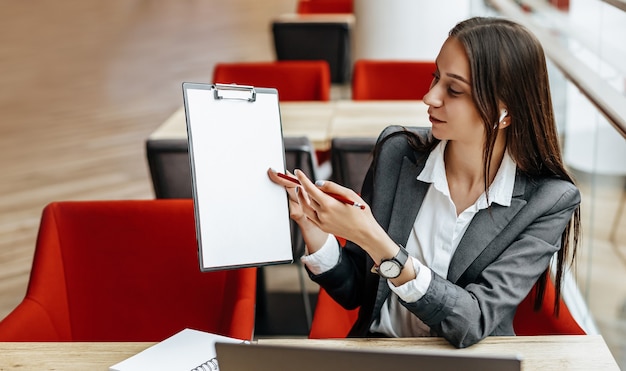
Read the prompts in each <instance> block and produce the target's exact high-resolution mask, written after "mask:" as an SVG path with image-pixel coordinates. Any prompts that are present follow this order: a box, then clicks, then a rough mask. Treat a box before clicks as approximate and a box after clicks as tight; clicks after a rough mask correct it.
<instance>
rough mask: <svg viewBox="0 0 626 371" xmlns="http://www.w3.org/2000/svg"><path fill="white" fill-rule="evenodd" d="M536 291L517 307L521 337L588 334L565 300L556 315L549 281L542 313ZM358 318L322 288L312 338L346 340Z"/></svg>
mask: <svg viewBox="0 0 626 371" xmlns="http://www.w3.org/2000/svg"><path fill="white" fill-rule="evenodd" d="M534 292H535V288H533V290H531V292H530V294H529V295H528V296H527V297H526V298H525V299H524V300H523V301H522V303H521V304H520V305H519V306H518V308H517V313H516V314H515V318H514V320H513V327H514V328H515V333H516V334H517V335H524V336H530V335H585V331H584V330H583V329H582V328H581V327H580V326H579V325H578V323H577V322H576V320H575V319H574V318H573V317H572V315H571V313H570V312H569V310H568V309H567V306H566V305H565V303H564V302H563V300H561V306H560V312H559V316H558V317H555V316H554V315H553V303H554V296H555V288H554V284H553V283H552V281H551V280H548V285H547V287H546V294H545V297H544V300H543V305H542V307H541V309H540V310H539V311H535V310H534V309H533V295H534ZM357 316H358V309H353V310H346V309H344V308H343V307H341V306H340V305H339V304H337V302H335V301H334V300H333V299H332V298H331V297H330V296H329V295H328V293H326V291H324V289H323V288H320V291H319V294H318V298H317V306H316V307H315V314H314V316H313V323H312V325H311V331H310V332H309V338H311V339H325V338H344V337H346V336H347V335H348V333H349V332H350V329H351V328H352V325H353V324H354V322H355V321H356V319H357Z"/></svg>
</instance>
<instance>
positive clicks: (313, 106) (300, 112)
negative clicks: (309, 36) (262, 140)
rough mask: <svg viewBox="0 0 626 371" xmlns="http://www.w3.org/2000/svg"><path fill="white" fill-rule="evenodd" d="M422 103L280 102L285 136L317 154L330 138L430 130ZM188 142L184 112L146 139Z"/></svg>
mask: <svg viewBox="0 0 626 371" xmlns="http://www.w3.org/2000/svg"><path fill="white" fill-rule="evenodd" d="M427 110H428V107H427V106H426V105H425V104H424V103H423V102H422V101H408V100H407V101H351V100H336V101H328V102H317V101H315V102H313V101H312V102H282V103H280V116H281V121H282V127H283V135H284V136H307V137H309V139H310V140H311V142H312V143H313V145H314V146H315V149H317V150H322V151H323V150H328V149H329V148H330V139H331V138H333V137H349V136H352V137H378V135H379V134H380V132H381V131H382V130H383V129H384V128H385V127H387V126H389V125H404V126H430V121H428V113H427ZM184 138H187V129H186V125H185V110H184V109H183V108H180V109H178V110H177V111H176V112H174V114H172V115H171V116H170V117H169V118H168V119H167V120H166V121H165V122H164V123H163V124H162V125H161V126H159V127H158V128H157V130H156V131H154V132H153V133H152V134H151V135H150V137H149V139H150V140H159V139H165V140H169V139H184Z"/></svg>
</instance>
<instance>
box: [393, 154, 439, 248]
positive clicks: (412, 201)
mask: <svg viewBox="0 0 626 371" xmlns="http://www.w3.org/2000/svg"><path fill="white" fill-rule="evenodd" d="M423 169H424V164H423V163H421V164H420V165H416V164H414V163H413V162H411V161H410V160H409V159H408V158H407V157H405V158H404V159H403V161H402V167H401V169H400V175H399V176H398V186H397V188H396V198H395V199H394V202H393V207H392V209H391V216H390V220H389V229H388V231H387V233H389V236H390V237H391V238H392V239H393V240H394V241H396V242H397V243H400V244H402V245H403V246H405V245H406V242H407V240H408V239H409V234H410V233H411V229H412V228H413V224H414V223H415V218H416V217H417V212H418V211H419V209H420V207H421V206H422V202H423V201H424V197H426V192H428V187H429V186H430V183H424V182H422V181H419V180H417V176H418V175H419V174H420V173H421V172H422V170H423Z"/></svg>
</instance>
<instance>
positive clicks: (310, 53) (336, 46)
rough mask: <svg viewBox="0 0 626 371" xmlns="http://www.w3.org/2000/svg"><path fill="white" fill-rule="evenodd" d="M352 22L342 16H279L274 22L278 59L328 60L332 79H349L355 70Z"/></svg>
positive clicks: (339, 80)
mask: <svg viewBox="0 0 626 371" xmlns="http://www.w3.org/2000/svg"><path fill="white" fill-rule="evenodd" d="M350 28H351V22H348V21H343V20H336V21H333V20H328V21H319V20H310V21H307V20H306V19H300V18H294V19H277V20H275V21H273V22H272V33H273V36H274V50H275V52H276V59H277V60H325V61H327V62H328V64H329V66H330V80H331V82H333V83H338V84H343V83H346V82H349V81H350V74H351V70H352V60H351V53H350V50H351V45H350Z"/></svg>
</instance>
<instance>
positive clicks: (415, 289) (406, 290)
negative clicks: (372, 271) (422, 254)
mask: <svg viewBox="0 0 626 371" xmlns="http://www.w3.org/2000/svg"><path fill="white" fill-rule="evenodd" d="M409 259H410V260H411V262H412V263H413V268H414V269H415V272H416V276H415V279H412V280H410V281H408V282H406V283H404V284H403V285H400V286H395V285H394V284H393V283H391V281H389V280H387V284H388V285H389V287H390V288H391V290H392V291H393V292H394V293H395V294H396V295H398V297H399V298H400V299H402V300H404V301H405V302H407V303H414V302H416V301H418V300H420V299H421V298H422V296H424V294H425V293H426V290H428V286H430V281H431V280H432V272H431V270H430V268H428V267H427V266H425V265H424V264H422V263H420V261H419V260H417V259H415V258H413V257H412V256H410V257H409Z"/></svg>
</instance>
